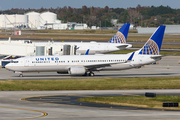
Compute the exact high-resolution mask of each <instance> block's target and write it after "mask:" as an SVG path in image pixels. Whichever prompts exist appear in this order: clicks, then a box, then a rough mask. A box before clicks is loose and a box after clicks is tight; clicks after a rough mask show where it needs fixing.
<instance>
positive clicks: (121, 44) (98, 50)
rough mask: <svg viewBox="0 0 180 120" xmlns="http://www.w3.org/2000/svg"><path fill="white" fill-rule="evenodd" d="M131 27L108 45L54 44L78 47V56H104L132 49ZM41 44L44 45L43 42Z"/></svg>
mask: <svg viewBox="0 0 180 120" xmlns="http://www.w3.org/2000/svg"><path fill="white" fill-rule="evenodd" d="M129 27H130V24H129V23H125V24H124V25H123V26H122V27H121V28H120V29H119V30H118V32H117V33H116V34H115V35H114V36H113V37H112V38H111V40H110V41H108V42H107V43H105V42H96V41H91V42H54V43H53V44H61V45H65V44H67V45H76V46H77V47H76V54H77V55H84V54H86V55H87V54H88V55H94V54H104V53H109V52H114V51H119V50H123V49H127V48H131V47H132V45H131V44H127V43H126V40H127V36H128V32H129ZM35 44H36V45H37V44H39V43H36V42H35ZM40 44H42V42H41V43H40ZM45 44H48V43H45Z"/></svg>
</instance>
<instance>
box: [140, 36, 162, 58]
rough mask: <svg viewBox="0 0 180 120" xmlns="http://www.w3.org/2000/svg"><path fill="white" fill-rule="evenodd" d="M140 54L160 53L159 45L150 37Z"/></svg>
mask: <svg viewBox="0 0 180 120" xmlns="http://www.w3.org/2000/svg"><path fill="white" fill-rule="evenodd" d="M139 54H142V55H159V47H158V45H157V44H156V43H155V42H154V41H153V40H151V39H149V40H148V41H147V42H146V44H145V45H144V46H143V48H142V49H141V51H140V52H139Z"/></svg>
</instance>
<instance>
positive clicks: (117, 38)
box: [109, 23, 130, 43]
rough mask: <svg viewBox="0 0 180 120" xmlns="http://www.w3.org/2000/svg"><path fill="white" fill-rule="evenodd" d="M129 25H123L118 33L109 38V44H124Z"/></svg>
mask: <svg viewBox="0 0 180 120" xmlns="http://www.w3.org/2000/svg"><path fill="white" fill-rule="evenodd" d="M129 26H130V24H129V23H125V24H124V25H123V26H122V27H121V28H120V29H119V30H118V32H117V33H116V34H115V35H114V36H113V37H112V38H111V40H110V41H109V43H126V40H127V35H128V32H129Z"/></svg>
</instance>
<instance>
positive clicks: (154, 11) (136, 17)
mask: <svg viewBox="0 0 180 120" xmlns="http://www.w3.org/2000/svg"><path fill="white" fill-rule="evenodd" d="M31 11H35V12H39V13H41V12H45V11H50V12H53V13H56V14H57V18H58V19H60V20H62V22H77V23H87V24H88V25H89V26H100V27H113V26H115V25H114V24H112V22H111V20H112V19H117V22H118V23H131V24H134V25H135V26H142V27H157V26H159V25H161V24H179V21H180V9H172V8H171V7H169V6H162V5H161V6H158V7H155V6H151V7H149V6H141V5H137V7H135V8H131V7H130V8H127V9H124V8H109V7H108V6H105V7H104V8H100V7H93V6H92V7H87V6H82V8H72V7H70V6H68V7H67V6H64V7H63V8H60V7H57V8H48V9H47V8H43V7H42V8H40V9H30V8H29V9H19V8H12V9H10V10H4V11H0V14H25V13H27V12H31Z"/></svg>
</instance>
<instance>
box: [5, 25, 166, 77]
mask: <svg viewBox="0 0 180 120" xmlns="http://www.w3.org/2000/svg"><path fill="white" fill-rule="evenodd" d="M164 31H165V26H164V25H162V26H160V27H159V28H158V29H157V30H156V31H155V32H154V34H153V35H152V36H151V37H150V38H149V40H148V41H147V42H146V43H145V45H144V46H143V47H142V48H141V49H139V50H137V51H135V52H132V53H129V54H111V55H79V56H78V55H73V56H72V55H67V56H33V57H23V58H18V59H16V60H13V61H12V63H9V64H7V65H6V66H5V67H6V68H7V69H8V70H11V71H14V72H16V73H19V74H20V76H22V73H23V72H47V71H48V72H49V71H55V72H57V73H60V74H62V73H67V74H70V75H87V74H89V75H90V76H94V73H93V72H94V71H110V70H125V69H131V68H139V67H141V66H143V65H148V64H152V63H154V62H156V61H158V60H161V57H162V56H161V55H159V53H160V49H161V44H162V40H163V36H164Z"/></svg>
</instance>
